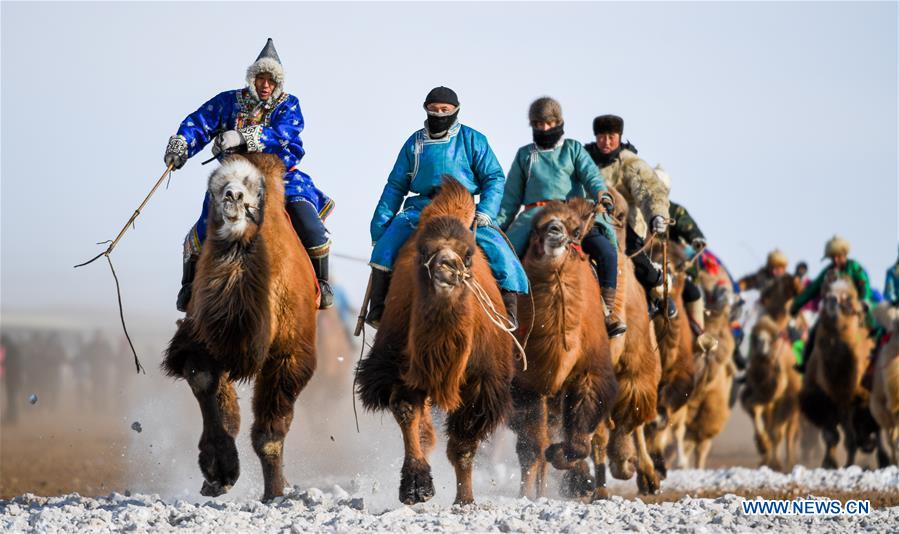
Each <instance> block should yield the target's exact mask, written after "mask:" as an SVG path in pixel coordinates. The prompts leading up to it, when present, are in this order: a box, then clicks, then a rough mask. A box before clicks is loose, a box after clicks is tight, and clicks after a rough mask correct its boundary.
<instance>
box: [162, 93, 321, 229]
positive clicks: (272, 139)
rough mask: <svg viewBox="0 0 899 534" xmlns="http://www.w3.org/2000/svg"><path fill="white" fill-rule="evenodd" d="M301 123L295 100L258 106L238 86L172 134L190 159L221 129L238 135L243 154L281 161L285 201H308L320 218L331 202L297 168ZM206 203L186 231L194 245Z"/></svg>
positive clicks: (284, 98) (284, 95)
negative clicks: (184, 143)
mask: <svg viewBox="0 0 899 534" xmlns="http://www.w3.org/2000/svg"><path fill="white" fill-rule="evenodd" d="M304 125H305V121H304V120H303V113H302V110H301V109H300V102H299V100H297V97H295V96H293V95H289V94H287V93H282V94H281V96H280V97H278V99H277V100H275V101H274V102H272V103H266V102H260V101H258V100H256V99H254V98H253V97H252V96H251V95H250V92H249V90H248V89H246V88H244V89H236V90H233V91H225V92H223V93H219V94H217V95H215V96H214V97H212V99H211V100H209V101H208V102H206V103H205V104H203V105H202V106H200V108H199V109H197V110H196V111H195V112H193V113H191V114H190V115H188V116H187V117H186V118H185V119H184V120H183V121H181V126H180V127H179V128H178V133H177V134H176V135H179V136H181V137H183V138H184V140H185V141H187V150H188V152H187V155H188V157H193V156H194V155H195V154H197V153H198V152H200V151H201V150H203V148H204V147H205V146H206V145H207V144H209V143H210V142H211V141H212V140H213V139H215V137H216V136H217V135H218V134H220V133H222V132H224V131H227V130H237V131H239V132H240V134H241V135H242V136H243V138H244V141H246V148H247V152H265V153H268V154H275V155H277V156H278V157H279V158H281V161H282V162H283V163H284V167H285V168H286V169H287V172H286V173H285V174H284V195H285V201H286V203H288V204H289V203H291V202H298V201H306V202H309V203H311V204H312V205H313V206H315V209H316V211H317V212H318V214H319V216H320V217H321V218H322V219H324V218H326V217H327V216H328V215H329V214H330V212H331V210H332V209H333V208H334V202H333V201H332V200H331V199H330V198H329V197H328V196H327V195H325V194H324V193H323V192H322V191H320V190H319V189H318V188H317V187H315V184H314V183H313V182H312V178H311V177H310V176H309V175H308V174H306V173H304V172H302V171H300V170H299V169H298V168H297V165H298V164H299V162H300V160H301V159H303V156H304V155H305V154H306V151H305V149H303V141H302V139H300V133H301V132H302V131H303V126H304ZM208 204H209V199H208V198H206V199H204V201H203V211H202V213H201V214H200V219H199V220H198V221H197V224H196V226H195V231H191V234H195V235H194V237H193V239H195V240H197V241H198V243H196V244H197V245H199V243H202V242H203V241H204V240H205V238H206V215H207V213H208ZM189 237H190V236H189Z"/></svg>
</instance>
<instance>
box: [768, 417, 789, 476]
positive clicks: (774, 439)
mask: <svg viewBox="0 0 899 534" xmlns="http://www.w3.org/2000/svg"><path fill="white" fill-rule="evenodd" d="M784 426H785V425H784V423H775V424H773V425H771V429H770V432H769V433H768V435H769V436H770V438H769V439H770V440H771V445H770V448H769V449H768V460H767V462H765V463H766V464H767V465H768V467H769V468H770V469H771V470H772V471H780V470H781V469H782V468H783V466H782V465H781V464H780V459H779V458H778V451H779V450H780V443H781V440H782V438H783V435H784Z"/></svg>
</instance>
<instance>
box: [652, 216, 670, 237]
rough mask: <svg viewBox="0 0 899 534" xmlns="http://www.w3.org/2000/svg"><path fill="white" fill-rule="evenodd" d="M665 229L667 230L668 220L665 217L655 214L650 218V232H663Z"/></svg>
mask: <svg viewBox="0 0 899 534" xmlns="http://www.w3.org/2000/svg"><path fill="white" fill-rule="evenodd" d="M666 230H668V221H667V220H665V217H662V216H661V215H656V216H655V217H653V218H652V233H654V234H664V233H665V231H666Z"/></svg>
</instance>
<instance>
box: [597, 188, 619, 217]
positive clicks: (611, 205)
mask: <svg viewBox="0 0 899 534" xmlns="http://www.w3.org/2000/svg"><path fill="white" fill-rule="evenodd" d="M599 204H600V205H601V206H602V208H603V209H604V210H605V211H606V213H608V214H609V215H612V212H613V211H614V210H615V201H614V200H613V199H612V195H610V194H608V193H602V194H601V195H599Z"/></svg>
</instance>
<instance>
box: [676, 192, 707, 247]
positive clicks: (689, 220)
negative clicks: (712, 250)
mask: <svg viewBox="0 0 899 534" xmlns="http://www.w3.org/2000/svg"><path fill="white" fill-rule="evenodd" d="M668 216H669V217H671V218H672V219H674V226H672V227H671V229H670V230H669V235H670V236H671V239H675V240H677V239H682V240H683V241H684V243H686V244H688V245H690V244H692V243H693V240H694V239H698V238H702V239H705V236H704V235H702V230H700V229H699V225H697V224H696V221H695V220H693V217H691V216H690V212H688V211H687V208H685V207H683V206H682V205H680V204H678V203H676V202H674V201H671V200H669V201H668Z"/></svg>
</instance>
